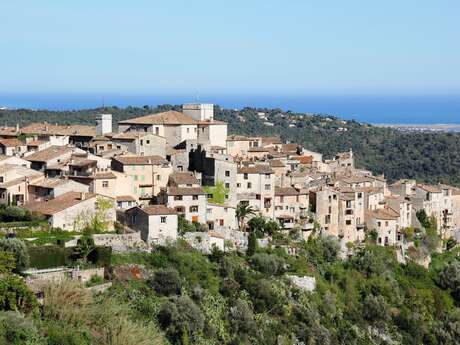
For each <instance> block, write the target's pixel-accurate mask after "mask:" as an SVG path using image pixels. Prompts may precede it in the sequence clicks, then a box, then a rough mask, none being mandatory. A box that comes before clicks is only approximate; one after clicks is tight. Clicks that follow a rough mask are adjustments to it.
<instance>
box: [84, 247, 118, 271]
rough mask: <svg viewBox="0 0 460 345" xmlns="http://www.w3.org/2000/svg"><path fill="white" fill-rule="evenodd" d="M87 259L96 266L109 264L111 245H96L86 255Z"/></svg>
mask: <svg viewBox="0 0 460 345" xmlns="http://www.w3.org/2000/svg"><path fill="white" fill-rule="evenodd" d="M88 261H90V262H91V263H93V264H95V265H97V266H104V267H108V266H110V264H111V262H112V247H108V246H107V247H105V246H96V247H95V248H94V249H93V251H92V252H91V253H90V254H89V255H88Z"/></svg>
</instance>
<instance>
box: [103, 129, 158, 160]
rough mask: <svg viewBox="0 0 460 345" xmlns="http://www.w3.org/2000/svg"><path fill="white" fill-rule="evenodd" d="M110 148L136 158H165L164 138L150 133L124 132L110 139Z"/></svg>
mask: <svg viewBox="0 0 460 345" xmlns="http://www.w3.org/2000/svg"><path fill="white" fill-rule="evenodd" d="M111 142H112V145H113V146H112V147H110V144H109V145H108V146H107V147H108V148H110V149H112V148H116V149H117V150H122V151H124V152H130V153H132V154H134V155H136V156H161V157H165V156H166V138H164V137H161V136H159V135H156V134H153V133H151V132H124V133H117V134H114V135H113V136H112V137H111Z"/></svg>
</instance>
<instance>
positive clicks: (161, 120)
mask: <svg viewBox="0 0 460 345" xmlns="http://www.w3.org/2000/svg"><path fill="white" fill-rule="evenodd" d="M119 123H120V124H127V125H130V124H139V125H197V124H198V121H196V120H195V119H193V118H192V117H190V116H187V115H185V114H183V113H180V112H178V111H175V110H169V111H165V112H163V113H157V114H150V115H145V116H141V117H135V118H132V119H128V120H124V121H120V122H119Z"/></svg>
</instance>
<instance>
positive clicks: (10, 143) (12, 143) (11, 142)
mask: <svg viewBox="0 0 460 345" xmlns="http://www.w3.org/2000/svg"><path fill="white" fill-rule="evenodd" d="M0 145H3V146H5V147H17V146H25V145H26V144H24V143H23V142H22V141H21V140H19V139H14V138H11V139H0Z"/></svg>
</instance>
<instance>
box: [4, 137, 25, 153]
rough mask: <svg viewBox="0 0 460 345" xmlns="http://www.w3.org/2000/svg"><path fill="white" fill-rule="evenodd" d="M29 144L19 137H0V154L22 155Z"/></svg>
mask: <svg viewBox="0 0 460 345" xmlns="http://www.w3.org/2000/svg"><path fill="white" fill-rule="evenodd" d="M26 152H27V146H26V144H25V143H23V142H22V141H20V140H19V139H14V138H12V139H0V154H2V155H5V156H22V155H23V154H24V153H26Z"/></svg>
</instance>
